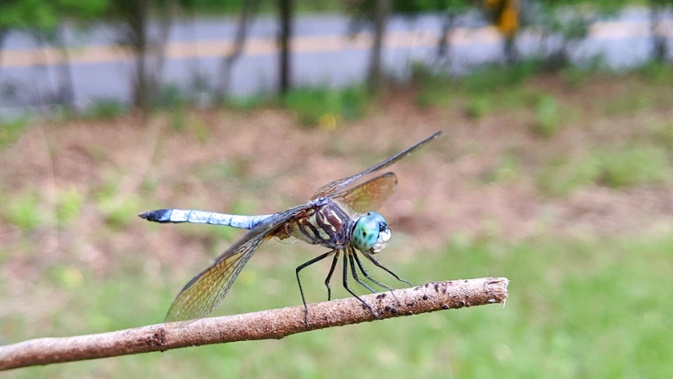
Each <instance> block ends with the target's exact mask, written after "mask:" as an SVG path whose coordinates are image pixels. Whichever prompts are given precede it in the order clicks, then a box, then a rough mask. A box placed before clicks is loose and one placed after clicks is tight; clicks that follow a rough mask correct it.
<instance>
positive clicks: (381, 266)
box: [365, 254, 413, 287]
mask: <svg viewBox="0 0 673 379" xmlns="http://www.w3.org/2000/svg"><path fill="white" fill-rule="evenodd" d="M365 257H367V259H369V260H370V261H371V262H372V263H373V264H374V265H375V266H376V267H378V268H380V269H382V270H383V271H385V272H387V273H388V274H390V275H392V276H393V278H395V279H397V280H399V281H400V282H402V283H406V284H408V285H409V287H413V284H411V282H409V281H407V280H404V279H402V278H400V277H399V276H398V275H397V274H395V273H394V272H392V271H391V270H390V269H389V268H387V267H386V266H384V265H382V264H381V263H380V262H379V261H377V260H376V259H375V258H374V257H372V256H371V254H365Z"/></svg>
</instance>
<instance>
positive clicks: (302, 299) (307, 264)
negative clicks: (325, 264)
mask: <svg viewBox="0 0 673 379" xmlns="http://www.w3.org/2000/svg"><path fill="white" fill-rule="evenodd" d="M335 252H336V256H335V259H334V261H332V268H331V269H330V272H329V275H328V276H327V280H326V281H325V282H326V283H325V284H327V290H328V292H327V293H328V295H327V296H328V297H329V296H330V291H329V289H330V288H329V284H328V283H329V279H330V277H331V276H332V272H333V271H334V264H335V262H336V259H338V258H339V252H338V251H336V250H331V251H328V252H326V253H325V254H322V255H319V256H317V257H315V258H313V259H311V260H310V261H308V262H305V263H302V264H301V265H299V266H298V267H297V269H296V270H295V272H296V275H297V284H298V285H299V293H300V294H301V302H302V303H304V321H305V322H306V328H307V329H308V328H310V325H309V322H308V305H306V297H304V289H303V288H302V286H301V279H300V278H299V271H301V270H303V269H305V268H306V267H308V266H310V265H312V264H314V263H316V262H320V261H321V260H323V259H325V258H327V257H329V256H330V255H332V254H334V253H335Z"/></svg>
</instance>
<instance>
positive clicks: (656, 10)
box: [650, 0, 668, 62]
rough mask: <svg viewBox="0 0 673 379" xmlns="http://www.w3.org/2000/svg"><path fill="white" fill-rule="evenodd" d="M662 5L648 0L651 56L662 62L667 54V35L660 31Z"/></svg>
mask: <svg viewBox="0 0 673 379" xmlns="http://www.w3.org/2000/svg"><path fill="white" fill-rule="evenodd" d="M664 9H665V8H664V7H663V6H661V5H659V4H656V2H655V1H652V0H650V34H651V35H652V58H653V59H654V60H655V61H657V62H663V61H665V60H666V57H667V56H668V45H667V42H668V36H667V35H666V34H664V33H662V27H661V23H662V21H663V16H662V14H663V13H664Z"/></svg>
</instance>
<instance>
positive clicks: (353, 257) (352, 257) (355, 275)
mask: <svg viewBox="0 0 673 379" xmlns="http://www.w3.org/2000/svg"><path fill="white" fill-rule="evenodd" d="M356 259H357V255H356V253H355V252H351V254H348V260H349V261H350V263H351V273H352V274H353V278H354V279H355V281H356V282H358V284H360V285H361V286H363V287H365V288H366V289H368V290H369V292H371V293H376V290H374V289H373V288H372V287H370V286H369V285H368V284H367V283H365V282H363V281H361V280H360V277H359V276H358V271H357V267H356V266H355V260H356ZM358 263H360V261H358ZM358 266H359V267H360V270H361V271H362V272H363V273H364V275H365V278H367V279H369V280H370V281H372V282H374V284H377V283H376V281H374V280H372V278H370V277H369V275H367V272H366V271H364V269H363V267H362V265H358ZM378 284H379V285H381V284H380V283H378Z"/></svg>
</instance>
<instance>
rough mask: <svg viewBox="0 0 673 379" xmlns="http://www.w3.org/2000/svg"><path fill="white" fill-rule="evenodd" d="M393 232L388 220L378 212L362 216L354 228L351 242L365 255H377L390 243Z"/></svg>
mask: <svg viewBox="0 0 673 379" xmlns="http://www.w3.org/2000/svg"><path fill="white" fill-rule="evenodd" d="M390 237H391V232H390V228H389V227H388V223H387V222H386V219H385V218H383V216H381V215H380V214H378V213H376V212H368V213H367V214H366V215H364V216H360V218H358V220H357V221H356V222H355V225H354V226H353V232H352V234H351V242H352V244H353V246H354V247H355V248H356V249H358V250H360V251H362V252H363V253H373V254H376V253H378V252H380V251H381V250H383V249H384V248H385V247H386V246H387V245H388V241H390Z"/></svg>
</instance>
